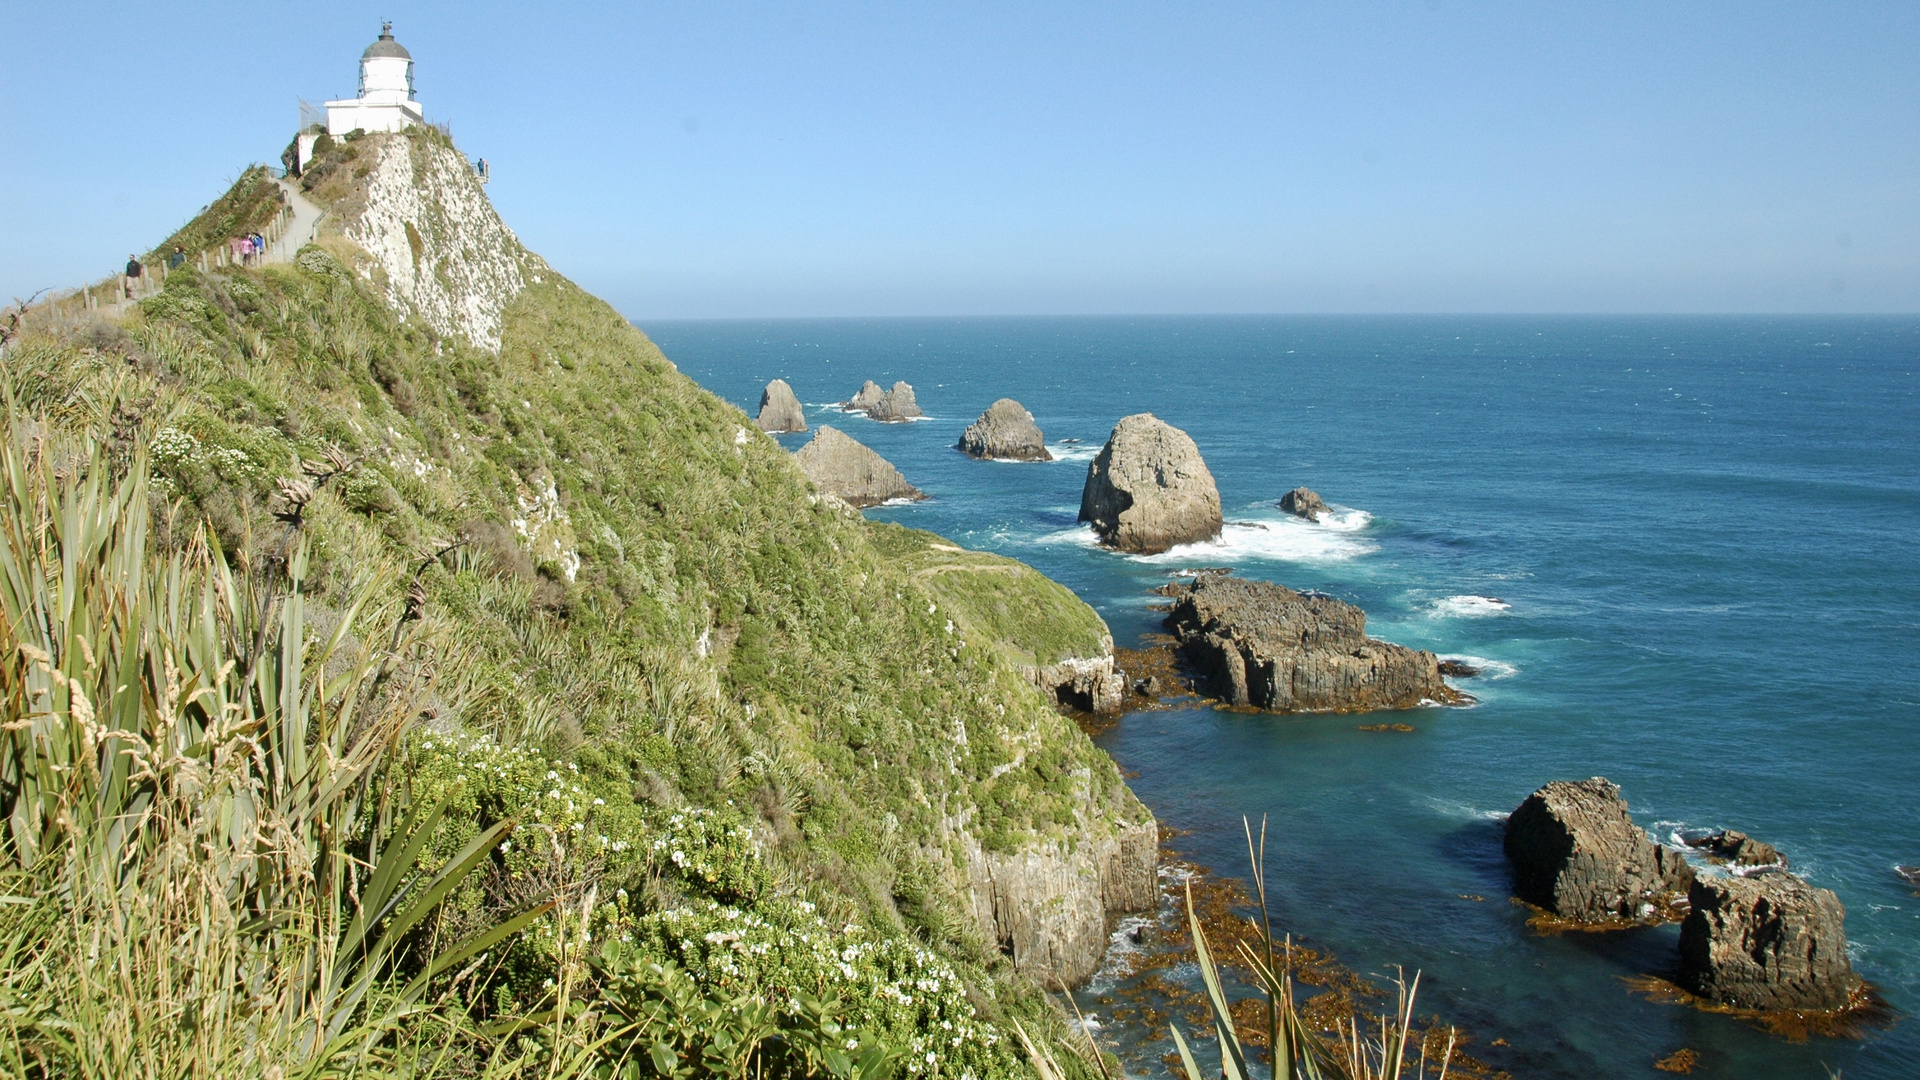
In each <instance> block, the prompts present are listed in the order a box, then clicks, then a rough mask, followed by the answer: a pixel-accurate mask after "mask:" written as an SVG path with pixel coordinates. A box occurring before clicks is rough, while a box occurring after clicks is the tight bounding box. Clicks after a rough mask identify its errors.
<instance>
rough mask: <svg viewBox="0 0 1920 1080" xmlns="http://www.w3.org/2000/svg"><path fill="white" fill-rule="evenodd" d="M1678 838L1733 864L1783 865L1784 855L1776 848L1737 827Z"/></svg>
mask: <svg viewBox="0 0 1920 1080" xmlns="http://www.w3.org/2000/svg"><path fill="white" fill-rule="evenodd" d="M1680 840H1681V842H1682V843H1684V844H1686V845H1687V846H1688V847H1690V848H1696V849H1698V850H1701V851H1705V852H1707V853H1708V854H1710V855H1712V856H1714V857H1715V858H1718V859H1725V860H1726V861H1728V862H1730V863H1732V864H1734V865H1735V866H1785V865H1787V860H1786V857H1785V856H1783V855H1781V854H1780V851H1779V849H1778V848H1775V847H1774V846H1773V845H1772V844H1769V843H1766V842H1765V841H1762V840H1755V839H1754V838H1753V837H1751V836H1748V835H1747V834H1746V833H1743V832H1740V831H1739V830H1737V829H1715V830H1712V831H1709V832H1702V833H1683V834H1681V837H1680Z"/></svg>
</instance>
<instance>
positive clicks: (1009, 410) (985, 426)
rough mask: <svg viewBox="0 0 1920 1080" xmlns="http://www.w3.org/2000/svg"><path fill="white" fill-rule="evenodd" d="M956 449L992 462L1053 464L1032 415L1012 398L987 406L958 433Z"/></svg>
mask: <svg viewBox="0 0 1920 1080" xmlns="http://www.w3.org/2000/svg"><path fill="white" fill-rule="evenodd" d="M955 449H958V450H960V451H961V452H962V453H965V454H967V455H968V456H970V457H977V458H984V459H988V460H993V461H1052V460H1053V455H1052V454H1050V453H1048V452H1047V443H1046V438H1045V437H1044V436H1043V435H1041V433H1040V425H1039V424H1036V423H1034V420H1033V414H1032V413H1030V412H1028V411H1027V410H1026V407H1025V406H1023V405H1021V404H1020V403H1019V402H1017V401H1015V400H1013V399H1012V398H1001V399H1000V400H999V401H996V402H994V403H993V404H992V405H989V406H988V407H987V411H986V412H983V413H981V414H980V419H978V420H975V421H974V422H973V423H972V424H970V425H969V426H968V427H967V430H966V431H964V432H961V434H960V441H959V442H958V443H957V444H955Z"/></svg>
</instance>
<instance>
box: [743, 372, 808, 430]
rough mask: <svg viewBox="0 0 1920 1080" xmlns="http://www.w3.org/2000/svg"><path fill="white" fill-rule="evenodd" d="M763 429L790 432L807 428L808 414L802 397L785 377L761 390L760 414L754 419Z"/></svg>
mask: <svg viewBox="0 0 1920 1080" xmlns="http://www.w3.org/2000/svg"><path fill="white" fill-rule="evenodd" d="M754 424H756V425H757V426H758V427H759V428H760V430H761V431H766V432H783V433H784V432H790V431H805V430H807V418H806V414H805V413H804V412H802V411H801V408H800V399H799V398H797V397H795V396H794V394H793V387H791V386H788V385H787V380H785V379H775V380H773V381H772V382H770V383H768V384H767V388H766V389H765V390H762V391H760V415H759V417H758V418H756V419H755V420H754Z"/></svg>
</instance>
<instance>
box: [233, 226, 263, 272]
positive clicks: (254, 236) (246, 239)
mask: <svg viewBox="0 0 1920 1080" xmlns="http://www.w3.org/2000/svg"><path fill="white" fill-rule="evenodd" d="M227 249H228V250H229V251H230V252H231V253H232V254H233V261H234V262H237V263H239V264H240V265H241V266H252V265H254V263H255V262H256V261H258V260H259V258H260V256H262V255H265V254H266V253H267V238H266V237H264V236H261V235H260V234H259V233H247V234H246V235H244V236H236V237H234V238H233V239H231V240H229V241H227Z"/></svg>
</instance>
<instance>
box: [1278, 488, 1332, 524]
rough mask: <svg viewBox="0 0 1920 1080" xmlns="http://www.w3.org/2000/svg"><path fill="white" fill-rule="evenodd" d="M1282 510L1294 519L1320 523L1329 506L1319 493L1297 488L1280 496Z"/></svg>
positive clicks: (1309, 489)
mask: <svg viewBox="0 0 1920 1080" xmlns="http://www.w3.org/2000/svg"><path fill="white" fill-rule="evenodd" d="M1280 509H1282V510H1285V511H1286V512H1287V513H1289V514H1292V515H1293V516H1294V517H1303V518H1306V519H1307V520H1308V521H1319V520H1320V516H1321V515H1322V514H1325V513H1327V504H1326V503H1325V502H1323V501H1322V500H1321V498H1320V495H1319V493H1318V492H1315V491H1314V490H1313V489H1311V488H1303V487H1297V488H1294V489H1293V490H1292V491H1289V492H1287V493H1286V494H1285V495H1282V496H1280Z"/></svg>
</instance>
